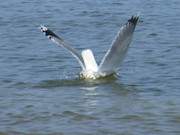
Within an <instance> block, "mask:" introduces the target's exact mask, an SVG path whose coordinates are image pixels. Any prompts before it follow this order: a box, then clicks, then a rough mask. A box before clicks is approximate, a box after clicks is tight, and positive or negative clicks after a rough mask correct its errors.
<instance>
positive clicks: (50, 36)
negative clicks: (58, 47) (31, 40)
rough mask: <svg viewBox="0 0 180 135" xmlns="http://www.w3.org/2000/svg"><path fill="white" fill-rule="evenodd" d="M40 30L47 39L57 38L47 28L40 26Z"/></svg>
mask: <svg viewBox="0 0 180 135" xmlns="http://www.w3.org/2000/svg"><path fill="white" fill-rule="evenodd" d="M40 30H41V31H42V32H43V33H45V36H47V37H48V38H49V39H51V38H52V37H56V38H58V36H57V35H56V34H55V33H54V32H52V31H51V30H49V29H48V28H47V27H45V26H43V25H41V26H40Z"/></svg>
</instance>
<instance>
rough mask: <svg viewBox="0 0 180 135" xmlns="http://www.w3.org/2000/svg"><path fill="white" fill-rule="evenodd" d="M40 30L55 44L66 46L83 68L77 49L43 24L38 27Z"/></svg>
mask: <svg viewBox="0 0 180 135" xmlns="http://www.w3.org/2000/svg"><path fill="white" fill-rule="evenodd" d="M40 29H41V31H42V32H43V33H45V35H46V36H47V37H48V38H49V39H50V40H51V41H53V42H55V43H56V44H57V45H60V46H61V47H64V48H66V49H67V50H68V51H69V52H70V53H71V54H72V55H73V56H74V57H75V58H76V59H77V60H78V62H79V64H80V65H81V67H82V69H83V70H84V69H85V66H84V62H83V58H82V56H81V55H80V54H79V53H78V51H77V50H76V49H74V48H72V47H71V46H70V45H68V44H67V43H65V42H64V40H63V39H62V38H61V37H59V36H57V35H56V34H55V33H54V32H52V31H51V30H49V29H48V28H47V27H45V26H41V27H40Z"/></svg>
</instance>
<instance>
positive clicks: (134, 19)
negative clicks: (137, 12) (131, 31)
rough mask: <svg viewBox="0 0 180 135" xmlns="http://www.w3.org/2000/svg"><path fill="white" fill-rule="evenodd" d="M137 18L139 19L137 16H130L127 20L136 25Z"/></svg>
mask: <svg viewBox="0 0 180 135" xmlns="http://www.w3.org/2000/svg"><path fill="white" fill-rule="evenodd" d="M138 20H139V16H132V17H131V18H130V19H129V20H128V22H129V23H132V24H134V25H136V24H137V22H138Z"/></svg>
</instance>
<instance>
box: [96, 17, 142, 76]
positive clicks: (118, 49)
mask: <svg viewBox="0 0 180 135" xmlns="http://www.w3.org/2000/svg"><path fill="white" fill-rule="evenodd" d="M138 20H139V17H138V16H132V17H131V18H130V19H129V20H128V22H127V23H126V24H125V25H124V26H123V27H121V29H120V31H119V32H118V34H117V36H116V37H115V39H114V41H113V43H112V45H111V48H110V49H109V50H108V51H107V53H106V54H105V56H104V58H103V59H102V61H101V63H100V66H99V72H104V73H106V74H111V73H113V72H115V71H116V70H117V69H118V66H119V65H120V63H121V62H122V61H123V59H124V57H125V54H126V52H127V50H128V48H129V44H130V43H131V40H132V36H133V32H134V29H135V27H136V24H137V22H138Z"/></svg>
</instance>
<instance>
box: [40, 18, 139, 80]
mask: <svg viewBox="0 0 180 135" xmlns="http://www.w3.org/2000/svg"><path fill="white" fill-rule="evenodd" d="M138 19H139V17H138V16H136V17H134V16H132V17H131V19H129V20H128V22H127V23H126V24H125V25H124V26H122V27H121V29H120V31H119V32H118V34H117V36H116V37H115V39H114V40H113V42H112V45H111V48H110V49H109V50H108V51H107V53H106V54H105V56H104V58H103V59H102V61H101V63H100V64H99V66H98V64H97V63H96V60H95V58H94V55H93V52H92V51H91V50H90V49H85V50H83V51H82V52H81V54H80V53H79V52H78V51H77V50H76V49H74V48H72V47H71V46H69V45H68V44H67V43H65V41H64V40H63V39H62V38H61V37H59V36H57V35H56V34H55V33H53V32H52V31H51V30H49V29H48V28H46V27H45V26H41V31H42V32H44V33H45V35H46V36H47V37H48V38H49V39H51V40H52V41H53V42H55V43H57V44H58V45H60V46H62V47H64V48H66V49H67V50H68V51H70V53H71V54H72V55H73V56H74V57H75V58H76V59H77V60H78V62H79V64H80V65H81V67H82V71H81V73H80V77H82V78H85V79H96V78H100V77H105V76H107V75H111V74H113V73H115V72H116V70H117V69H118V67H119V65H120V63H121V62H122V61H123V59H124V57H125V54H126V52H127V50H128V48H129V44H130V43H131V40H132V36H133V32H134V30H135V27H136V24H137V22H138Z"/></svg>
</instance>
